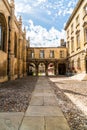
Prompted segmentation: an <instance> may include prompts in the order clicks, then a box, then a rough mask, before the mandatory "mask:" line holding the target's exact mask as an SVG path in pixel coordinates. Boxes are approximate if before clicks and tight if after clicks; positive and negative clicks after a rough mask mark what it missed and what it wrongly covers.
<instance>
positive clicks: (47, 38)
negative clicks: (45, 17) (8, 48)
mask: <svg viewBox="0 0 87 130" xmlns="http://www.w3.org/2000/svg"><path fill="white" fill-rule="evenodd" d="M29 29H30V30H29ZM29 29H28V30H27V37H30V44H31V46H32V47H34V46H40V47H41V46H42V47H57V46H59V45H60V39H61V38H64V36H65V31H64V30H62V31H58V30H56V29H55V28H54V27H52V28H51V29H50V30H49V31H47V29H46V28H43V27H42V26H40V25H39V26H35V25H34V23H33V21H32V20H29Z"/></svg>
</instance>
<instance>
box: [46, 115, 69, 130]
mask: <svg viewBox="0 0 87 130" xmlns="http://www.w3.org/2000/svg"><path fill="white" fill-rule="evenodd" d="M45 123H46V129H45V130H70V128H69V127H68V124H67V122H66V120H65V118H64V117H45Z"/></svg>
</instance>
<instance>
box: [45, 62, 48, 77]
mask: <svg viewBox="0 0 87 130" xmlns="http://www.w3.org/2000/svg"><path fill="white" fill-rule="evenodd" d="M45 73H46V76H48V63H45Z"/></svg>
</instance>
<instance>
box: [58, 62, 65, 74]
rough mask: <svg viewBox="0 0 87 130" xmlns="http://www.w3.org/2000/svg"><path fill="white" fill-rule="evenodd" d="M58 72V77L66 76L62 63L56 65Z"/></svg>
mask: <svg viewBox="0 0 87 130" xmlns="http://www.w3.org/2000/svg"><path fill="white" fill-rule="evenodd" d="M58 72H59V75H65V74H66V65H65V64H64V63H60V64H59V65H58Z"/></svg>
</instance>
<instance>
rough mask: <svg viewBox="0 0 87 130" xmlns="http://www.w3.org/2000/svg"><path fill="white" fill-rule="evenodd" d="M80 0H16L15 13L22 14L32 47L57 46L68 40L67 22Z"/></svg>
mask: <svg viewBox="0 0 87 130" xmlns="http://www.w3.org/2000/svg"><path fill="white" fill-rule="evenodd" d="M77 2H78V0H15V15H16V16H17V18H18V17H19V16H20V15H21V16H22V21H23V27H24V26H25V27H26V30H27V38H28V37H29V38H30V46H31V47H57V46H59V45H60V39H61V38H62V39H63V38H64V39H65V40H66V34H65V31H64V27H65V24H66V22H67V20H68V18H69V17H70V15H71V13H72V11H73V9H74V7H75V6H76V3H77Z"/></svg>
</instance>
